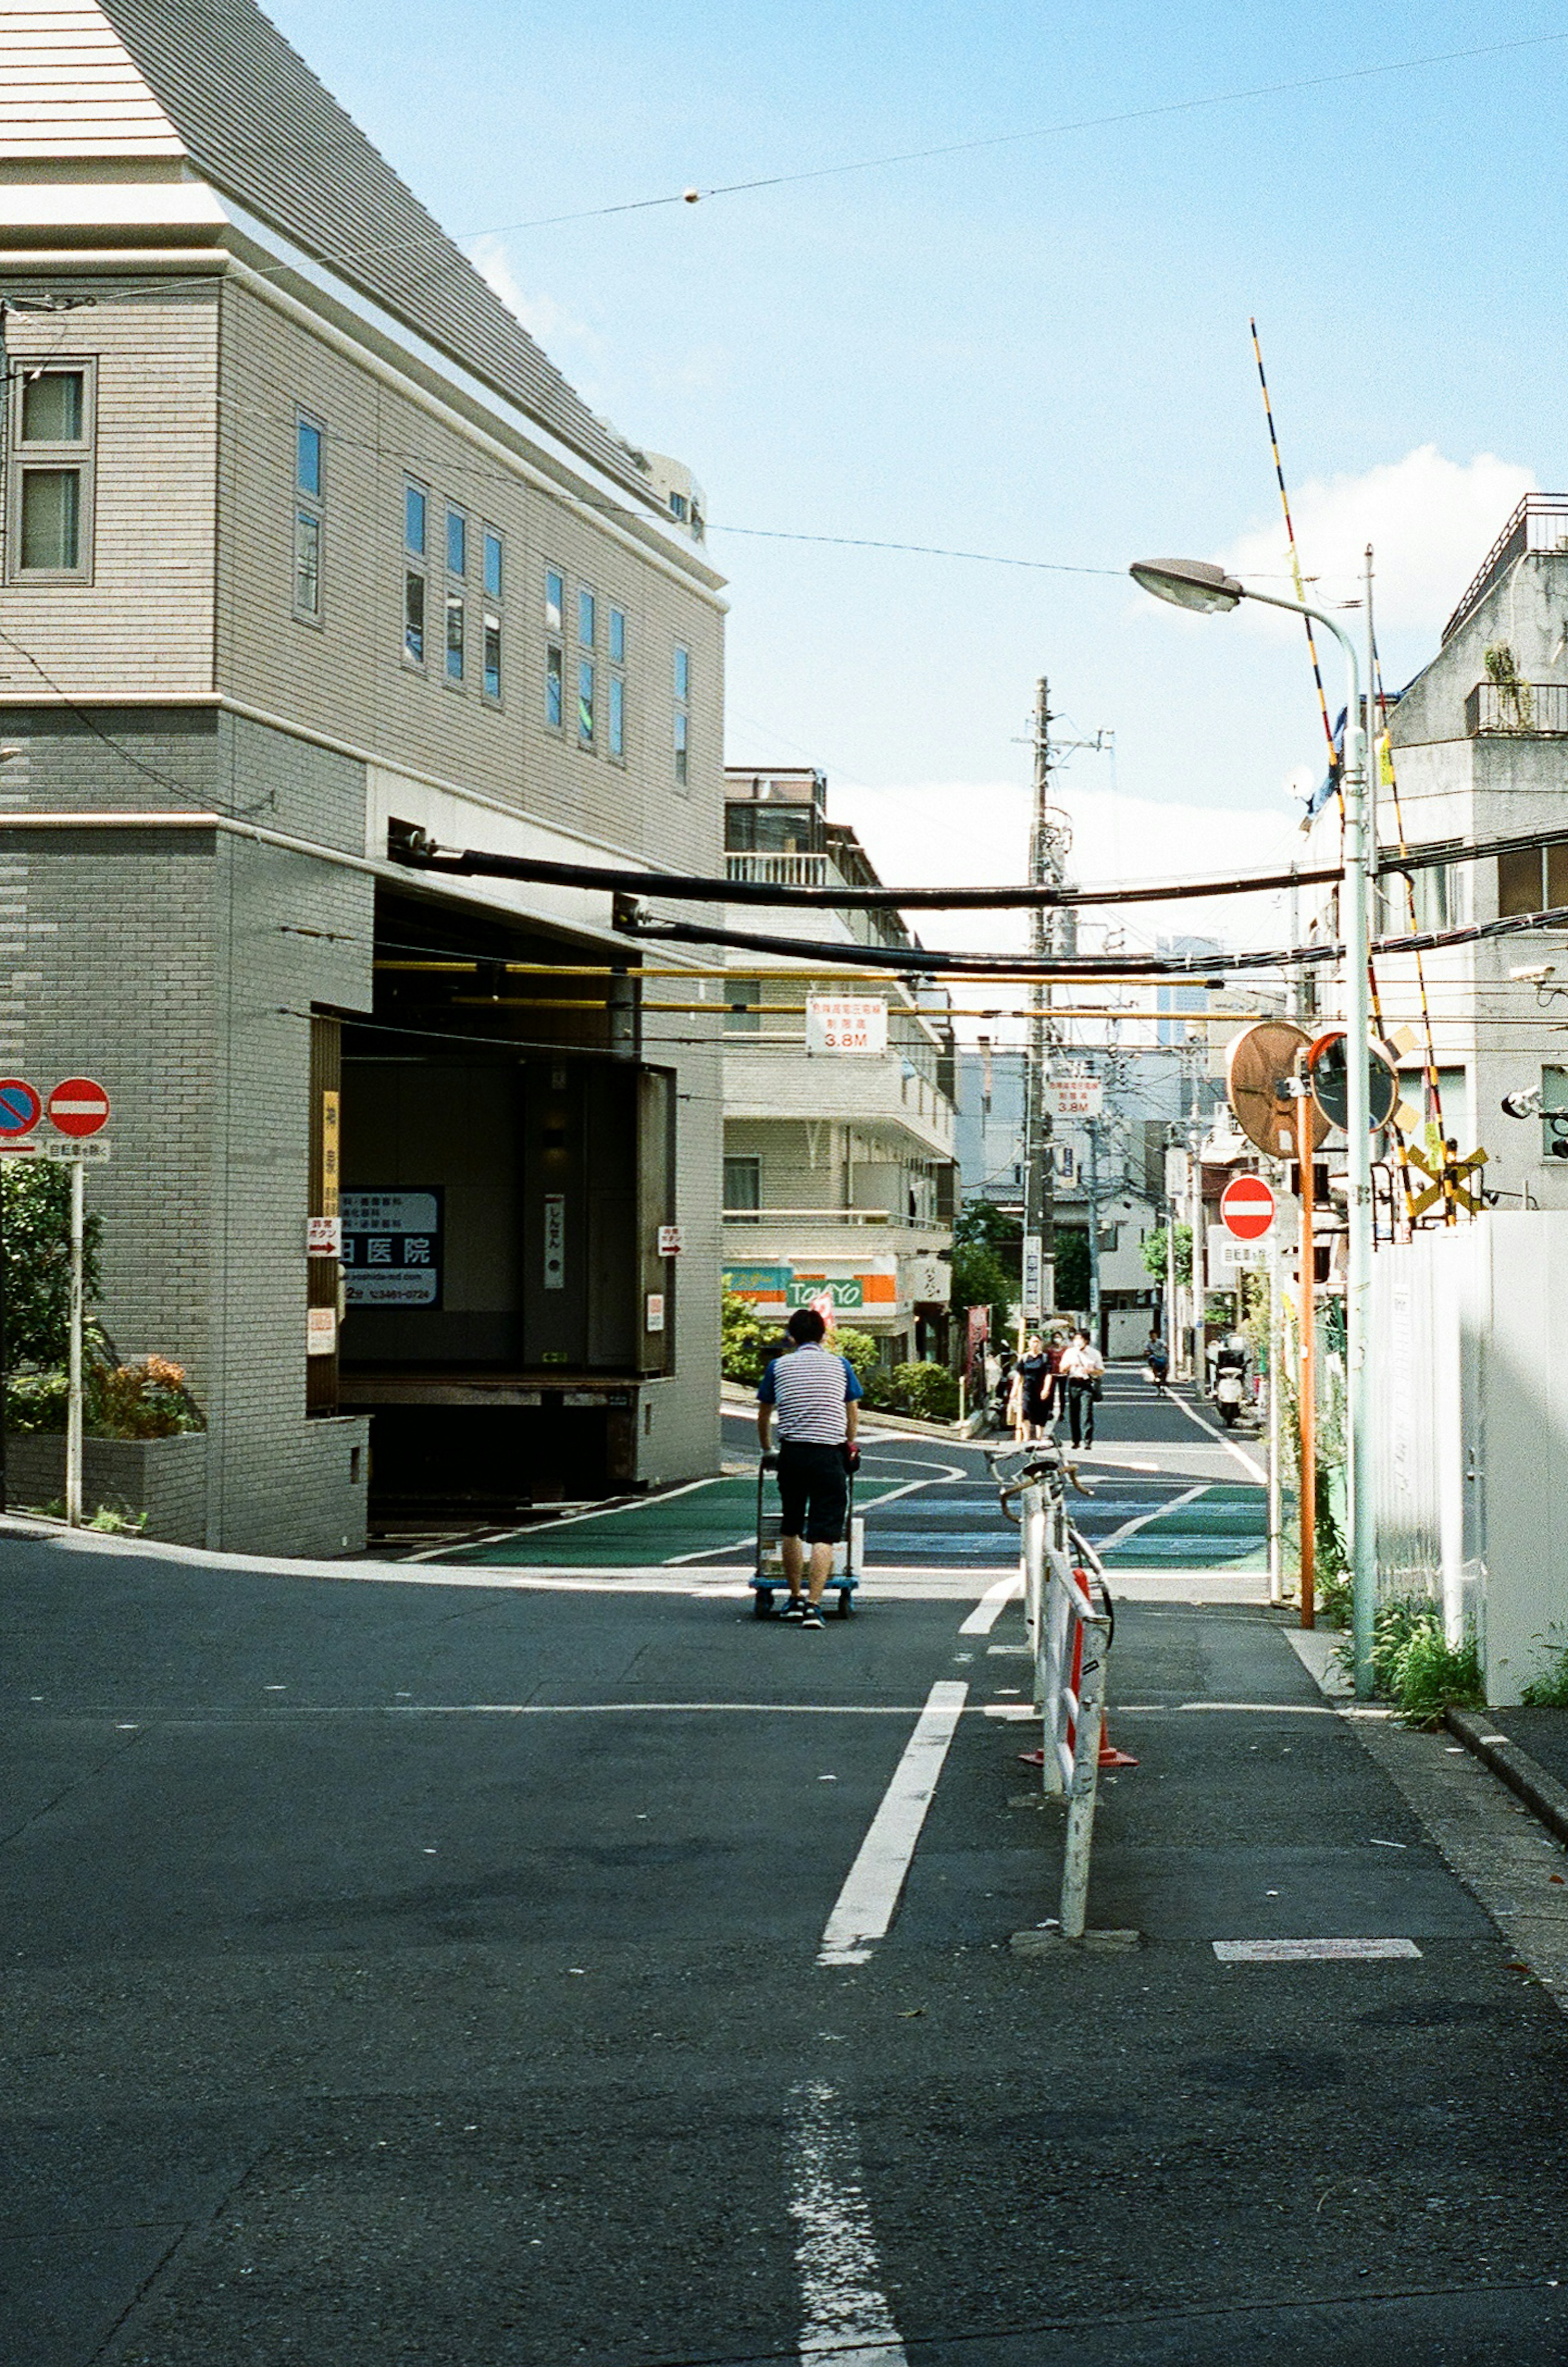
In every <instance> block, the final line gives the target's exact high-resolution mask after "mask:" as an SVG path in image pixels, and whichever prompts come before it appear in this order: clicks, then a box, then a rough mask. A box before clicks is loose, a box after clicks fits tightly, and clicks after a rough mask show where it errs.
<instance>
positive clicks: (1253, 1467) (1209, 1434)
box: [1170, 1390, 1269, 1488]
mask: <svg viewBox="0 0 1568 2367" xmlns="http://www.w3.org/2000/svg"><path fill="white" fill-rule="evenodd" d="M1170 1402H1171V1404H1172V1405H1173V1406H1179V1407H1180V1409H1181V1410H1182V1412H1183V1413H1184V1414H1185V1415H1186V1416H1187V1419H1188V1421H1190V1423H1191V1424H1192V1426H1193V1428H1194V1429H1195V1430H1201V1432H1202V1433H1203V1435H1204V1437H1205V1438H1207V1439H1209V1440H1211V1441H1212V1442H1213V1444H1214V1445H1215V1446H1223V1447H1224V1450H1225V1453H1226V1454H1227V1455H1235V1459H1236V1461H1237V1462H1238V1463H1239V1464H1240V1466H1241V1467H1242V1469H1243V1470H1244V1471H1245V1472H1246V1473H1247V1478H1249V1479H1256V1480H1257V1482H1258V1486H1259V1487H1260V1488H1267V1486H1268V1485H1269V1474H1268V1473H1267V1471H1265V1469H1264V1468H1263V1466H1262V1464H1261V1463H1255V1462H1254V1461H1253V1459H1252V1457H1251V1455H1247V1454H1246V1453H1245V1452H1244V1451H1243V1449H1242V1448H1241V1447H1239V1446H1238V1445H1237V1444H1236V1443H1235V1439H1234V1438H1231V1437H1228V1436H1227V1435H1226V1433H1224V1431H1223V1430H1212V1429H1211V1428H1210V1426H1209V1424H1208V1423H1207V1422H1206V1421H1204V1420H1203V1417H1202V1415H1201V1414H1200V1413H1194V1412H1193V1410H1192V1408H1191V1407H1190V1405H1189V1404H1188V1402H1187V1400H1186V1399H1185V1398H1183V1397H1179V1396H1178V1395H1177V1394H1176V1392H1175V1391H1174V1390H1172V1392H1171V1399H1170Z"/></svg>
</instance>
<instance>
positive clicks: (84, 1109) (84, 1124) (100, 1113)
mask: <svg viewBox="0 0 1568 2367" xmlns="http://www.w3.org/2000/svg"><path fill="white" fill-rule="evenodd" d="M44 1106H45V1108H46V1109H47V1110H48V1112H49V1122H50V1124H51V1126H53V1127H58V1128H59V1129H60V1132H61V1133H62V1134H73V1135H85V1134H96V1133H97V1131H98V1128H99V1127H103V1126H107V1124H108V1120H109V1097H108V1095H107V1093H105V1091H104V1089H103V1087H102V1085H99V1084H95V1083H94V1082H93V1080H92V1078H91V1077H67V1078H66V1079H65V1080H64V1082H63V1083H62V1084H58V1085H56V1087H55V1088H54V1091H53V1092H52V1093H51V1095H50V1097H49V1099H48V1101H47V1102H46V1103H45V1104H44Z"/></svg>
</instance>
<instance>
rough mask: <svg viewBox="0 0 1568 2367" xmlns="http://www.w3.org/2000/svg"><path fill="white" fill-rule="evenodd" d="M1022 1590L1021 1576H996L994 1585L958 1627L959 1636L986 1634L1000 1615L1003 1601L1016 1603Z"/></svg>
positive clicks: (989, 1587) (988, 1587)
mask: <svg viewBox="0 0 1568 2367" xmlns="http://www.w3.org/2000/svg"><path fill="white" fill-rule="evenodd" d="M1022 1592H1023V1580H1022V1579H1021V1578H1019V1577H1013V1578H998V1580H997V1582H996V1584H995V1586H987V1589H986V1591H985V1592H984V1594H982V1596H981V1597H980V1600H979V1602H978V1603H976V1605H975V1608H974V1610H973V1611H972V1612H971V1613H970V1614H969V1616H968V1618H967V1619H965V1620H964V1622H963V1624H962V1625H960V1627H959V1630H958V1632H959V1634H960V1635H961V1636H988V1635H989V1634H990V1632H991V1630H992V1628H993V1627H994V1626H995V1625H996V1624H997V1622H998V1619H999V1618H1000V1617H1001V1615H1002V1606H1003V1604H1004V1603H1016V1602H1017V1601H1018V1599H1019V1597H1020V1595H1021V1593H1022Z"/></svg>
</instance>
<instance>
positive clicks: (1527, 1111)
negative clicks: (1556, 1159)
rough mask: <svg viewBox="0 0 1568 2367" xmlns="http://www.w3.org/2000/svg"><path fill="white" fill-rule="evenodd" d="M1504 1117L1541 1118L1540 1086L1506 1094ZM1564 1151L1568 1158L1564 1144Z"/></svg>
mask: <svg viewBox="0 0 1568 2367" xmlns="http://www.w3.org/2000/svg"><path fill="white" fill-rule="evenodd" d="M1503 1116H1505V1117H1539V1116H1540V1086H1539V1085H1527V1086H1526V1087H1525V1089H1524V1091H1523V1092H1522V1093H1505V1094H1504V1096H1503ZM1562 1149H1563V1154H1564V1156H1565V1157H1568V1144H1564V1145H1563V1146H1562Z"/></svg>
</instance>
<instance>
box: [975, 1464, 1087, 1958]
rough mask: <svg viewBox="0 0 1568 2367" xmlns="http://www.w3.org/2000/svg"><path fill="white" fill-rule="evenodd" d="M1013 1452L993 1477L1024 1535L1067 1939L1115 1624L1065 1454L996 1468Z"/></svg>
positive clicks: (1081, 1895) (1083, 1878) (1026, 1600)
mask: <svg viewBox="0 0 1568 2367" xmlns="http://www.w3.org/2000/svg"><path fill="white" fill-rule="evenodd" d="M1010 1453H1012V1454H1019V1453H1022V1454H1023V1455H1024V1456H1025V1458H1026V1459H1025V1460H1024V1462H1023V1466H1022V1468H1021V1471H1020V1472H1019V1473H1017V1474H1016V1475H1015V1476H1014V1477H1013V1478H1004V1477H1003V1476H1002V1474H1001V1473H999V1472H998V1475H997V1476H998V1486H999V1488H1000V1491H1001V1498H1002V1505H1003V1509H1004V1510H1005V1511H1006V1512H1008V1513H1009V1514H1010V1517H1012V1518H1014V1519H1016V1520H1017V1522H1018V1523H1019V1527H1020V1531H1021V1540H1020V1543H1021V1561H1022V1569H1023V1606H1024V1618H1025V1621H1026V1623H1027V1626H1028V1633H1029V1642H1030V1648H1031V1653H1032V1662H1033V1670H1034V1707H1035V1711H1036V1713H1037V1714H1038V1716H1040V1718H1041V1720H1042V1722H1043V1737H1042V1749H1041V1780H1042V1783H1043V1788H1044V1790H1045V1792H1046V1793H1047V1794H1048V1795H1054V1796H1055V1797H1057V1798H1065V1799H1066V1806H1067V1819H1066V1842H1065V1847H1064V1851H1063V1858H1062V1896H1061V1903H1060V1918H1059V1920H1060V1922H1061V1927H1062V1936H1063V1938H1064V1939H1066V1940H1081V1939H1082V1937H1083V1933H1084V1926H1085V1923H1086V1921H1087V1920H1088V1913H1089V1859H1090V1855H1091V1852H1092V1850H1093V1845H1094V1811H1095V1804H1096V1800H1097V1797H1098V1795H1099V1788H1100V1738H1101V1729H1102V1727H1103V1724H1104V1716H1105V1688H1106V1679H1107V1676H1108V1673H1109V1668H1110V1660H1111V1637H1112V1635H1113V1633H1114V1629H1115V1618H1114V1614H1113V1613H1112V1610H1111V1598H1110V1595H1109V1593H1108V1592H1107V1591H1106V1585H1105V1572H1104V1570H1103V1569H1102V1567H1101V1565H1100V1559H1099V1557H1098V1556H1097V1555H1096V1553H1095V1552H1094V1550H1093V1548H1092V1546H1089V1544H1088V1543H1087V1541H1086V1540H1085V1539H1084V1538H1083V1537H1081V1536H1080V1535H1078V1533H1077V1530H1076V1529H1075V1528H1074V1527H1073V1526H1072V1523H1070V1522H1069V1520H1068V1518H1067V1508H1066V1488H1067V1483H1068V1480H1069V1478H1071V1477H1072V1475H1071V1474H1070V1472H1069V1470H1068V1467H1067V1464H1066V1457H1065V1456H1064V1455H1063V1454H1062V1452H1061V1450H1060V1448H1059V1447H1056V1446H1054V1445H1053V1446H1042V1447H1035V1448H1032V1449H1022V1450H1020V1449H1016V1448H1015V1449H1011V1450H1009V1449H1007V1448H1001V1449H998V1448H993V1449H991V1450H990V1459H991V1462H992V1464H993V1467H995V1466H996V1465H997V1464H998V1463H1000V1462H1003V1461H1005V1460H1006V1459H1007V1458H1008V1455H1009V1454H1010ZM1075 1484H1077V1483H1076V1482H1075ZM1083 1492H1085V1493H1088V1492H1089V1490H1087V1489H1086V1490H1084V1491H1083ZM1015 1507H1016V1509H1015Z"/></svg>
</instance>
